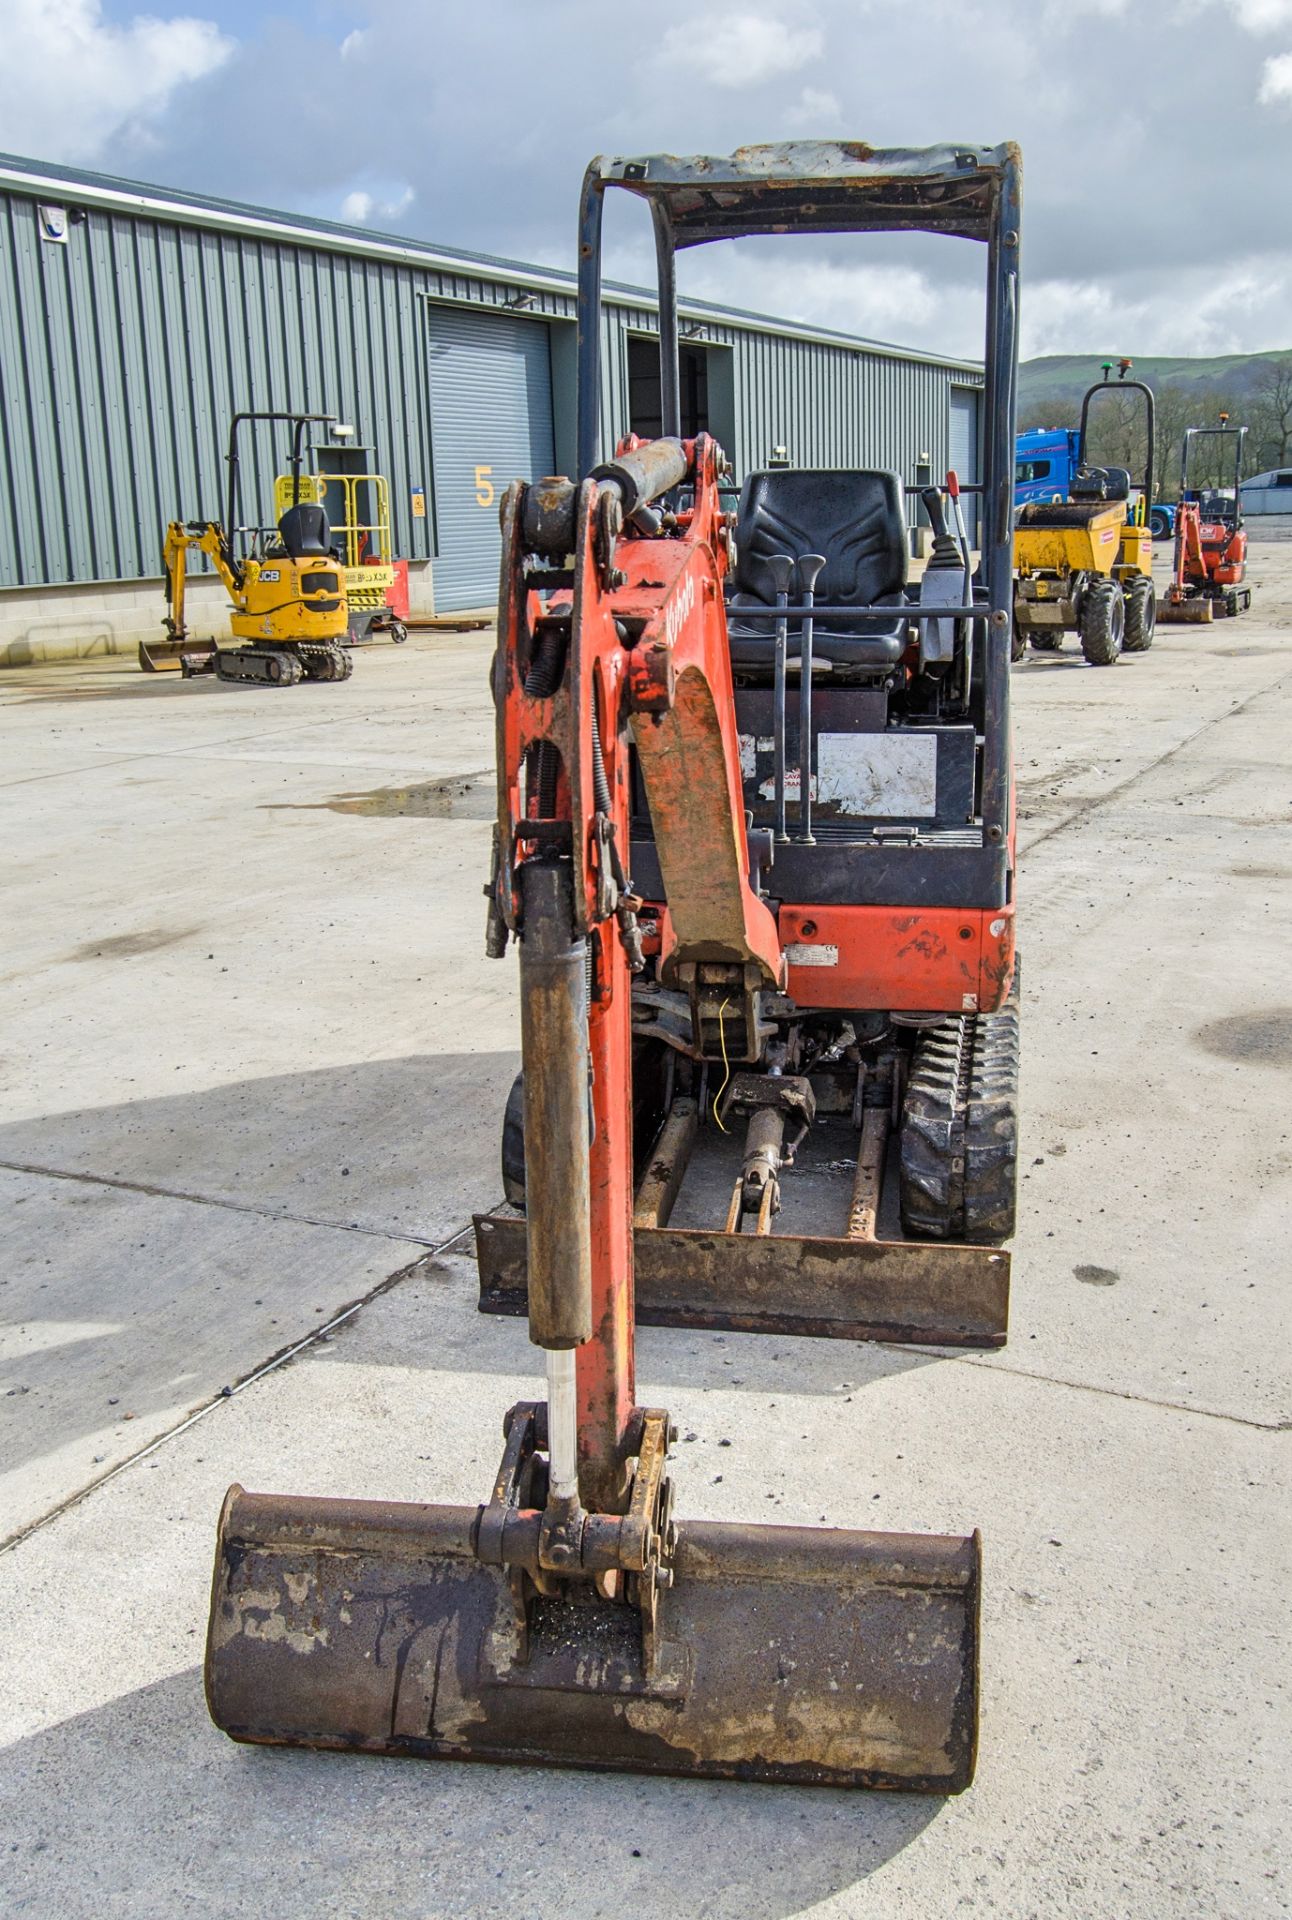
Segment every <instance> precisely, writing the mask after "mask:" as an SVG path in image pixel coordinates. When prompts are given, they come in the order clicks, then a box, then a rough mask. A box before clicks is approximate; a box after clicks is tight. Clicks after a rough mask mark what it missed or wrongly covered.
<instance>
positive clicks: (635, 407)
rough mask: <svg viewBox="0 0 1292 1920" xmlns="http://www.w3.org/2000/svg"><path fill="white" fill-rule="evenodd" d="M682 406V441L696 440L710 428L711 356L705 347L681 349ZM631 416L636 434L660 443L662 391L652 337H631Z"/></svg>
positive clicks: (629, 391)
mask: <svg viewBox="0 0 1292 1920" xmlns="http://www.w3.org/2000/svg"><path fill="white" fill-rule="evenodd" d="M677 357H678V377H679V382H680V394H681V402H682V438H683V439H684V440H693V439H694V438H695V436H696V434H697V433H708V432H709V431H710V427H709V354H708V349H707V348H706V347H694V346H688V345H687V343H686V342H685V341H683V342H682V343H681V345H680V347H679V348H678V356H677ZM628 415H629V425H630V427H631V430H632V432H633V433H636V434H639V435H640V436H641V438H642V439H643V440H658V439H659V437H660V435H661V434H662V432H663V431H664V423H663V414H662V410H661V406H660V391H659V341H658V340H657V339H656V338H655V337H654V336H653V335H646V334H629V336H628Z"/></svg>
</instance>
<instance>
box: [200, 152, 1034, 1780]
mask: <svg viewBox="0 0 1292 1920" xmlns="http://www.w3.org/2000/svg"><path fill="white" fill-rule="evenodd" d="M610 189H624V190H627V191H628V192H630V193H633V194H636V195H639V196H640V197H641V198H643V199H644V200H645V201H646V202H647V204H648V206H649V209H650V212H651V216H652V219H653V223H654V231H655V237H656V242H657V253H658V263H659V290H660V322H661V325H660V336H661V347H660V377H661V397H662V415H663V423H664V437H663V438H661V439H659V440H655V441H649V442H639V441H637V440H634V439H633V438H632V437H631V436H630V437H628V438H625V439H621V440H620V442H619V445H618V449H617V451H616V453H615V455H614V457H613V458H611V459H609V460H603V459H601V458H600V449H601V437H600V424H599V419H598V396H599V393H600V391H601V366H600V355H601V339H602V335H601V328H600V326H599V310H600V297H601V291H600V289H601V216H602V207H603V201H604V196H605V194H606V192H607V191H608V190H610ZM1019 220H1020V185H1019V159H1018V154H1017V151H1016V149H1015V148H1013V147H1012V146H1002V147H956V146H946V147H935V148H930V149H927V150H922V151H882V150H875V149H873V148H871V147H868V146H864V145H861V144H853V143H838V144H835V143H818V142H810V143H809V142H804V143H797V144H790V145H784V146H775V147H751V148H744V149H742V150H741V151H740V152H738V153H736V154H734V155H732V156H731V157H730V158H729V159H718V158H707V157H706V158H698V159H692V160H680V159H676V158H673V157H671V156H663V157H658V158H646V159H639V160H605V161H597V162H595V163H594V164H593V166H592V167H591V168H590V170H589V172H588V175H587V178H586V181H585V186H584V197H583V203H582V214H581V225H580V235H579V242H580V245H579V281H580V284H579V329H578V338H579V363H578V473H577V477H576V478H575V479H574V480H570V479H565V478H547V479H539V480H537V481H535V482H534V483H532V484H525V483H522V482H520V481H517V482H516V483H515V484H514V485H513V486H512V487H511V488H510V489H509V491H508V493H507V495H506V498H505V501H504V505H503V515H502V523H503V551H502V575H501V598H500V606H499V616H498V651H497V655H496V659H495V664H494V694H495V700H496V704H497V713H498V733H497V764H498V823H497V834H496V840H495V845H494V862H493V872H492V875H491V878H490V881H489V885H488V888H487V894H488V900H489V907H488V930H487V942H488V950H489V952H490V953H492V954H494V955H496V956H501V955H502V954H503V953H504V951H505V950H506V949H507V947H508V946H509V944H510V943H511V942H512V941H513V940H514V941H515V942H516V944H517V946H518V949H519V959H520V990H521V1019H522V1059H523V1068H524V1073H523V1082H522V1084H521V1087H520V1089H519V1091H518V1093H517V1095H516V1097H515V1099H514V1100H513V1102H512V1107H513V1112H512V1115H511V1123H510V1127H509V1136H508V1144H507V1148H506V1171H507V1179H508V1186H509V1190H510V1191H511V1192H512V1194H513V1196H514V1197H515V1198H516V1199H518V1200H521V1201H523V1205H524V1209H525V1211H524V1218H523V1219H521V1218H519V1217H518V1216H517V1215H506V1214H503V1213H497V1214H491V1215H487V1216H483V1217H482V1218H481V1219H480V1220H479V1221H478V1223H477V1232H478V1251H479V1257H480V1269H481V1285H482V1304H483V1305H485V1306H486V1307H495V1308H500V1309H502V1310H507V1309H509V1308H512V1309H514V1308H518V1307H519V1308H523V1309H524V1310H525V1311H527V1313H528V1316H529V1332H530V1338H531V1340H532V1341H533V1342H534V1343H535V1345H536V1346H538V1347H539V1348H541V1349H542V1350H543V1353H544V1357H545V1368H546V1396H545V1398H544V1399H541V1400H536V1401H524V1402H521V1403H520V1404H519V1405H516V1406H513V1407H512V1408H511V1410H510V1412H509V1413H508V1414H507V1417H506V1421H505V1447H504V1451H503V1454H502V1459H501V1464H500V1466H499V1469H498V1473H497V1475H496V1478H495V1480H494V1483H493V1487H492V1490H491V1492H490V1493H489V1495H488V1498H487V1500H486V1501H485V1502H484V1504H482V1505H480V1506H473V1507H449V1506H427V1505H395V1504H390V1503H387V1502H384V1501H380V1500H367V1501H363V1500H348V1499H347V1500H338V1499H322V1498H313V1497H308V1498H302V1497H289V1496H275V1495H260V1494H251V1493H246V1492H244V1491H243V1490H242V1489H241V1488H238V1487H235V1488H233V1489H232V1491H231V1492H230V1494H229V1497H228V1500H227V1502H226V1505H225V1509H224V1513H223V1516H222V1519H221V1523H220V1535H219V1544H218V1548H217V1559H216V1568H215V1580H214V1590H213V1597H212V1609H211V1621H210V1633H209V1639H208V1645H207V1666H206V1681H207V1697H208V1701H209V1703H210V1708H211V1712H212V1714H213V1716H214V1718H215V1720H216V1721H217V1723H218V1724H219V1725H220V1726H221V1727H222V1728H224V1729H225V1731H226V1732H228V1733H230V1734H231V1735H233V1737H234V1738H236V1739H239V1740H249V1741H261V1742H269V1743H277V1742H289V1743H295V1744H301V1745H306V1746H316V1747H334V1748H347V1749H352V1750H360V1751H365V1752H380V1753H387V1754H406V1755H417V1756H422V1757H438V1758H458V1759H478V1760H520V1761H542V1762H547V1763H551V1764H555V1765H565V1766H588V1767H598V1768H613V1769H636V1770H642V1771H646V1772H657V1773H682V1774H697V1775H724V1776H730V1777H736V1778H741V1779H757V1780H766V1781H783V1782H804V1783H813V1784H828V1785H834V1786H872V1787H891V1788H902V1789H906V1790H911V1791H923V1792H932V1793H950V1792H957V1791H959V1790H960V1789H961V1788H963V1787H965V1786H967V1785H968V1783H969V1781H970V1779H971V1777H972V1774H973V1767H974V1753H975V1746H976V1737H977V1692H978V1590H979V1542H978V1536H977V1535H976V1534H966V1535H963V1536H962V1535H955V1536H919V1535H910V1534H888V1533H869V1532H860V1531H853V1530H850V1529H836V1528H827V1527H797V1526H755V1525H747V1524H744V1523H738V1522H722V1523H717V1522H705V1521H697V1520H691V1519H679V1518H677V1517H676V1516H675V1515H674V1512H673V1503H672V1491H671V1482H670V1480H669V1478H668V1474H667V1453H668V1449H669V1445H670V1442H671V1441H672V1440H673V1439H674V1438H675V1433H674V1430H673V1426H672V1422H671V1420H670V1418H669V1415H668V1413H667V1412H666V1411H665V1410H663V1409H659V1408H652V1407H641V1406H638V1405H637V1401H636V1393H635V1383H634V1321H635V1318H641V1319H653V1320H657V1321H663V1322H667V1323H670V1324H681V1325H690V1326H694V1325H699V1326H720V1327H731V1328H736V1329H749V1330H754V1331H777V1332H781V1333H787V1332H788V1333H803V1334H815V1335H839V1336H841V1337H844V1338H847V1339H881V1340H898V1341H906V1342H931V1343H937V1344H939V1345H945V1344H950V1345H957V1344H958V1345H967V1346H996V1345H999V1344H1001V1342H1002V1341H1003V1340H1004V1338H1005V1329H1006V1305H1007V1293H1008V1276H1009V1256H1008V1254H1007V1253H1006V1252H1004V1251H1003V1250H1002V1248H1001V1247H1000V1245H999V1242H1000V1241H1001V1240H1002V1239H1003V1238H1004V1237H1005V1236H1007V1235H1008V1234H1009V1232H1010V1230H1011V1227H1012V1222H1013V1208H1014V1198H1013V1195H1014V1156H1015V1114H1014V1100H1015V1092H1014V1082H1015V1074H1016V1064H1017V1029H1016V1009H1015V1000H1014V995H1013V989H1012V982H1013V977H1014V854H1013V844H1014V820H1013V780H1012V761H1011V749H1010V729H1009V652H1010V625H1011V601H1012V565H1011V562H1012V553H1011V548H1012V511H1011V507H1012V480H1013V453H1014V391H1015V367H1016V351H1017V341H1016V329H1017V315H1018V260H1019ZM910 230H923V231H928V232H933V233H942V234H949V235H955V236H958V237H962V238H968V239H972V240H978V241H981V242H983V243H985V253H986V265H987V274H986V279H987V351H986V388H985V394H984V408H983V413H984V419H985V432H984V447H983V456H984V471H985V480H984V483H983V485H982V488H981V515H982V527H981V550H982V555H983V559H982V563H981V568H980V570H979V571H978V572H977V573H975V572H974V570H973V567H972V562H971V553H970V548H969V543H968V540H967V539H966V538H965V534H964V528H963V522H962V519H961V514H960V508H959V504H958V502H957V501H955V500H954V499H952V506H951V519H952V522H953V524H954V527H955V532H952V531H949V530H948V526H947V509H946V499H945V498H944V494H943V492H942V491H941V490H938V491H935V490H932V489H930V490H929V491H927V492H926V493H925V495H924V501H925V505H926V507H927V509H928V513H929V517H930V520H931V522H932V524H933V528H934V536H935V537H934V546H933V554H932V558H931V560H930V562H929V564H928V566H927V568H926V570H925V572H924V574H923V577H922V578H921V580H920V581H919V582H918V584H911V583H909V582H908V579H907V553H908V533H907V526H908V513H907V507H906V502H905V499H904V489H903V483H902V479H901V477H900V476H899V475H898V474H896V473H893V472H888V471H880V470H871V469H866V470H847V471H834V470H829V471H827V470H815V469H814V470H811V471H806V472H802V471H794V470H791V469H783V468H778V469H770V470H768V471H766V472H758V473H754V474H751V475H750V476H749V478H748V479H747V481H746V483H745V486H744V491H743V494H742V496H741V504H740V510H739V514H738V515H733V514H732V513H730V512H729V511H727V509H726V507H725V505H724V501H723V497H722V494H723V485H722V482H723V475H724V473H725V471H726V462H725V459H724V456H723V454H722V452H721V450H720V449H719V447H718V446H717V444H716V443H715V441H714V440H713V439H711V438H710V437H709V436H708V435H707V434H705V433H700V434H698V435H696V437H695V438H693V439H683V438H682V437H681V433H680V408H679V381H678V325H677V300H676V292H675V281H674V259H675V252H676V250H677V249H678V248H681V247H686V246H692V245H696V244H699V243H701V242H704V241H710V240H721V239H728V238H735V237H739V236H743V235H756V234H765V235H772V234H774V235H778V236H779V235H783V234H785V233H787V232H795V231H798V232H820V233H825V232H854V233H864V232H892V231H910ZM912 457H913V450H912ZM955 491H956V489H955V488H954V486H949V487H948V489H947V490H946V496H947V497H951V496H954V494H955ZM890 1165H891V1171H892V1174H893V1176H894V1177H893V1179H892V1180H891V1181H886V1179H885V1171H886V1168H888V1167H890ZM893 1188H895V1189H896V1194H895V1195H894V1193H893V1191H892V1190H891V1189H893ZM410 1444H411V1438H410ZM419 1444H420V1443H419ZM958 1444H962V1445H966V1446H972V1445H973V1437H972V1435H963V1434H962V1435H961V1436H960V1439H959V1442H958ZM846 1462H847V1453H846V1450H844V1451H841V1454H840V1457H839V1458H837V1459H833V1460H831V1461H829V1462H828V1463H823V1464H824V1465H825V1466H826V1470H827V1472H828V1473H829V1474H830V1475H832V1476H834V1477H835V1478H836V1479H837V1477H838V1476H839V1475H840V1474H841V1473H846V1472H847V1464H846Z"/></svg>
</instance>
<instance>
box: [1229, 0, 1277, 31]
mask: <svg viewBox="0 0 1292 1920" xmlns="http://www.w3.org/2000/svg"><path fill="white" fill-rule="evenodd" d="M1228 4H1229V6H1230V8H1231V10H1232V11H1233V13H1234V15H1235V17H1236V18H1237V20H1238V24H1239V26H1240V27H1245V28H1246V29H1247V31H1248V33H1272V32H1273V31H1274V30H1275V28H1276V27H1286V26H1292V0H1228Z"/></svg>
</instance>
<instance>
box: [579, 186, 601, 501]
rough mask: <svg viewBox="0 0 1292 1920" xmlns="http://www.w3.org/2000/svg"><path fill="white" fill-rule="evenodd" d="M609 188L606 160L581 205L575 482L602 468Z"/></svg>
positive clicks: (587, 189)
mask: <svg viewBox="0 0 1292 1920" xmlns="http://www.w3.org/2000/svg"><path fill="white" fill-rule="evenodd" d="M604 200H605V187H604V183H603V181H602V178H601V162H600V161H599V160H594V161H593V162H592V165H591V166H590V167H589V168H588V171H587V172H586V173H585V174H584V176H583V197H582V199H581V200H580V202H579V311H578V347H577V358H578V376H577V392H576V396H575V420H576V424H575V447H576V454H575V472H574V477H575V479H576V480H586V479H587V477H588V475H589V474H590V473H591V472H592V469H593V468H594V467H595V466H596V464H597V457H598V454H599V452H600V446H599V441H600V435H601V216H602V213H603V211H604Z"/></svg>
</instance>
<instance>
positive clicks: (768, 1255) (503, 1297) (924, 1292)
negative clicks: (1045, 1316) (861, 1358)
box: [475, 1214, 1010, 1347]
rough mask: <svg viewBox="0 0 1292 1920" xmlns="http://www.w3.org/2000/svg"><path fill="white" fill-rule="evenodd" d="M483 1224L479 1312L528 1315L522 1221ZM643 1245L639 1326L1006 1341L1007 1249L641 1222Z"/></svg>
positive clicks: (919, 1342)
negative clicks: (725, 1230)
mask: <svg viewBox="0 0 1292 1920" xmlns="http://www.w3.org/2000/svg"><path fill="white" fill-rule="evenodd" d="M475 1229H476V1257H477V1260H478V1262H479V1267H480V1310H481V1312H482V1313H503V1314H524V1313H525V1312H526V1298H527V1292H526V1284H525V1223H524V1221H523V1220H514V1219H508V1218H506V1217H505V1216H503V1215H501V1214H477V1215H476V1216H475ZM635 1243H636V1254H635V1267H636V1285H637V1321H638V1324H639V1325H642V1326H649V1327H707V1328H715V1329H719V1330H722V1331H730V1332H734V1333H775V1334H802V1335H807V1336H810V1337H812V1338H816V1339H836V1340H886V1341H893V1342H898V1343H900V1344H910V1345H916V1346H926V1345H927V1346H939V1347H1001V1346H1004V1344H1005V1335H1006V1329H1007V1326H1008V1320H1009V1270H1010V1256H1009V1253H1008V1251H1007V1250H1006V1249H1004V1248H999V1247H980V1246H960V1245H956V1244H954V1243H949V1242H945V1241H936V1242H925V1241H917V1240H910V1241H907V1240H894V1241H889V1240H869V1241H868V1240H841V1239H829V1238H824V1237H823V1238H808V1237H805V1236H800V1235H797V1234H772V1235H768V1236H763V1235H759V1234H738V1233H723V1232H721V1231H717V1230H703V1231H701V1230H697V1229H694V1228H686V1227H665V1228H654V1229H652V1228H643V1227H639V1228H638V1230H637V1233H636V1235H635Z"/></svg>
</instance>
